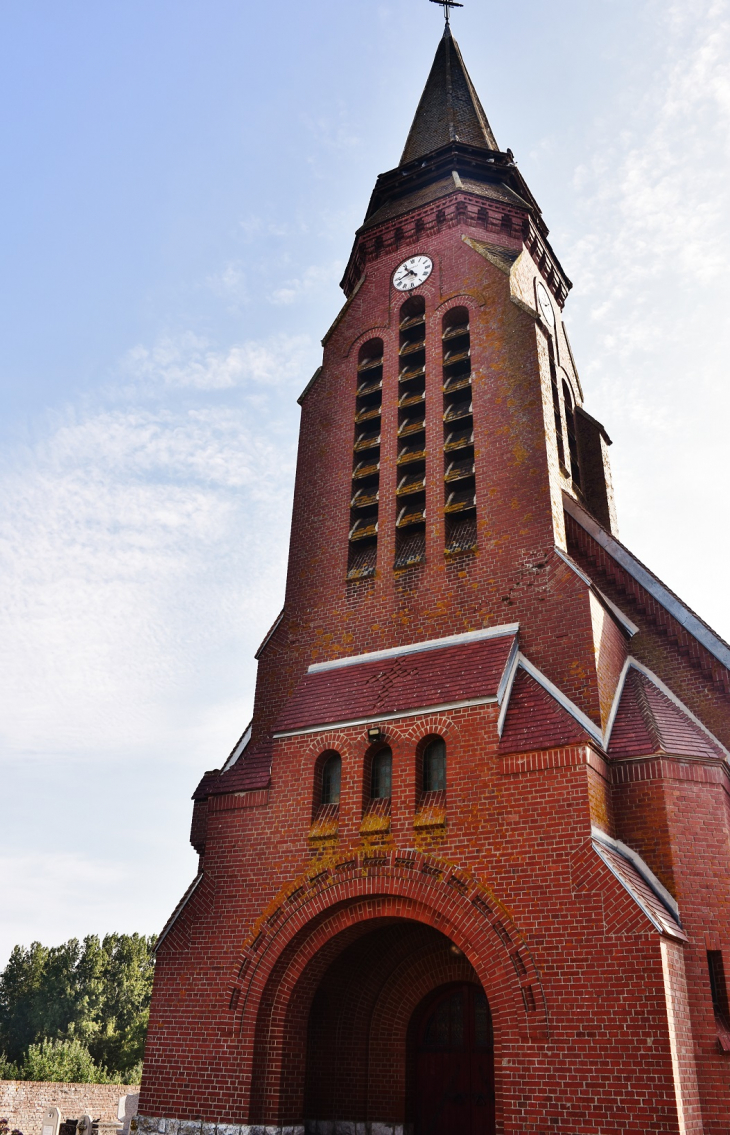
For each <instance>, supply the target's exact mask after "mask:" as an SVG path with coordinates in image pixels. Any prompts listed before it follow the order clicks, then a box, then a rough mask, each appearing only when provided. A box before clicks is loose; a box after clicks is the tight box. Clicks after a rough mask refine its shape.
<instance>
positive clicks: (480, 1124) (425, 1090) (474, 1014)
mask: <svg viewBox="0 0 730 1135" xmlns="http://www.w3.org/2000/svg"><path fill="white" fill-rule="evenodd" d="M409 1034H410V1036H409V1042H410V1048H411V1054H410V1060H409V1064H410V1070H411V1076H410V1079H411V1084H410V1093H409V1094H410V1111H411V1114H412V1116H413V1120H414V1129H415V1132H414V1135H493V1133H494V1130H495V1094H494V1036H493V1031H492V1017H491V1012H490V1009H489V1003H488V1001H487V998H486V995H485V993H484V990H483V989H482V988H481V986H480V985H477V984H476V983H475V982H470V981H469V982H459V983H454V982H452V983H449V984H448V985H443V986H441V987H440V988H439V989H436V990H434V991H433V992H431V993H429V994H428V996H427V997H425V998H424V999H423V1001H422V1002H421V1004H420V1005H419V1006H418V1008H417V1009H416V1011H415V1013H414V1014H413V1018H412V1021H411V1027H410V1029H409Z"/></svg>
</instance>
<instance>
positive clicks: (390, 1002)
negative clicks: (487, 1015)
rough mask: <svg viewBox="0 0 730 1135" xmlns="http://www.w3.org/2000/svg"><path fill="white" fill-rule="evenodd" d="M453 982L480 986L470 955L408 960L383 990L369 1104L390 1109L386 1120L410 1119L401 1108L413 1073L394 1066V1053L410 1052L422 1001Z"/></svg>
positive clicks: (374, 1028) (434, 954)
mask: <svg viewBox="0 0 730 1135" xmlns="http://www.w3.org/2000/svg"><path fill="white" fill-rule="evenodd" d="M451 982H475V983H477V984H479V977H478V975H477V973H476V971H475V969H474V967H473V966H472V965H471V963H470V962H469V960H468V959H467V958H466V957H465V955H463V954H462V955H461V956H460V957H455V956H454V955H453V954H452V952H451V950H450V948H449V946H448V945H445V946H444V947H442V949H441V950H440V951H435V950H431V951H428V952H426V951H425V950H424V951H422V952H420V953H419V954H417V955H415V956H412V957H411V958H407V959H405V960H404V962H402V963H401V964H400V965H399V966H398V967H397V968H396V969H395V970H394V971H393V972H392V973H391V975H390V977H389V978H388V981H387V982H386V983H385V984H384V986H383V989H382V990H381V994H380V997H379V998H378V1001H377V1004H376V1005H375V1009H374V1012H373V1016H372V1021H371V1025H370V1037H369V1040H370V1053H369V1056H370V1059H369V1061H368V1088H369V1096H370V1098H371V1099H372V1098H375V1097H376V1096H379V1097H380V1101H381V1106H382V1107H383V1108H384V1109H385V1110H384V1114H383V1116H382V1117H378V1116H373V1118H374V1119H377V1118H383V1119H385V1118H386V1116H387V1115H392V1116H394V1117H396V1119H397V1121H400V1122H402V1121H404V1120H406V1119H408V1118H410V1117H409V1116H408V1114H407V1113H404V1114H402V1115H399V1110H398V1109H399V1107H401V1108H402V1107H403V1103H404V1102H405V1101H406V1099H407V1090H406V1089H407V1080H408V1074H409V1072H411V1071H412V1069H409V1068H408V1066H407V1063H406V1062H405V1061H403V1062H398V1063H395V1064H394V1062H393V1060H392V1057H391V1054H392V1053H393V1052H406V1048H407V1038H408V1032H409V1029H410V1025H411V1021H412V1018H413V1014H414V1012H415V1011H416V1009H417V1008H418V1006H419V1005H420V1004H421V1002H422V1001H423V999H424V998H425V997H427V996H428V994H429V993H432V992H433V991H434V990H436V989H438V988H439V986H442V985H447V984H449V983H451Z"/></svg>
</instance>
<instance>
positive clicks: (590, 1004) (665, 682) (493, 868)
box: [138, 24, 730, 1135]
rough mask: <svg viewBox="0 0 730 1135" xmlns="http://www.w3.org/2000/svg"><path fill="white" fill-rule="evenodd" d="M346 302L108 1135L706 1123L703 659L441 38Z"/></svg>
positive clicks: (718, 1077)
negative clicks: (239, 702) (243, 695)
mask: <svg viewBox="0 0 730 1135" xmlns="http://www.w3.org/2000/svg"><path fill="white" fill-rule="evenodd" d="M342 287H343V290H344V292H345V296H346V302H345V305H344V307H343V308H342V310H341V311H340V313H339V315H338V316H337V318H336V320H335V322H334V323H333V325H332V327H330V329H329V330H328V331H327V333H326V335H325V337H324V340H323V348H324V354H323V361H322V366H321V367H320V368H319V369H318V370H317V372H316V374H315V375H314V376H313V378H312V380H311V381H310V383H309V384H308V386H307V387H306V389H305V390H304V392H303V393H302V395H301V397H300V399H299V402H300V404H301V410H302V418H301V434H300V441H299V456H298V466H297V475H296V487H295V495H294V515H293V522H292V532H291V547H290V552H289V568H288V578H287V585H286V596H285V603H284V609H283V611H282V612H281V614H280V615H279V617H278V618H277V619H276V621H275V623H274V625H273V626H272V628H271V630H270V631H269V633H268V635H267V636H266V638H265V640H264V642H263V643H262V644H261V647H260V648H259V651H258V653H257V656H256V657H257V659H258V682H257V687H256V700H255V708H254V717H253V722H252V724H251V725H250V727H249V728H248V729H247V730H246V732H245V734H244V736H243V737H242V738H241V741H240V742H239V744H238V745H237V746H236V748H235V749H234V751H233V753H232V754H231V756H230V757H229V759H228V761H227V762H226V763H225V764H224V766H223V768H222V769H220V770H215V771H213V772H208V773H206V774H205V776H204V777H203V779H202V781H201V783H200V785H199V786H198V788H197V790H196V792H195V796H194V807H193V822H192V832H191V840H192V843H193V845H194V847H195V849H196V850H197V852H198V853H199V855H200V868H199V873H198V875H197V877H196V878H195V880H194V881H193V883H192V885H191V886H190V888H189V890H188V891H187V893H186V894H185V896H184V897H183V899H182V900H181V902H180V904H179V905H178V907H177V909H176V910H175V911H174V913H173V915H172V917H171V918H170V920H169V922H168V924H167V926H166V927H165V930H164V931H163V933H162V935H161V937H160V940H159V943H158V948H157V972H156V978H155V988H154V997H153V1002H152V1010H151V1017H150V1026H149V1034H148V1040H147V1052H146V1059H145V1071H144V1079H143V1084H142V1095H141V1100H140V1117H139V1121H138V1122H139V1128H140V1130H141V1131H142V1132H145V1133H150V1135H152V1133H159V1135H254V1132H255V1133H256V1135H277V1133H278V1135H304V1133H306V1135H492V1133H495V1132H500V1133H511V1135H517V1133H520V1135H522V1133H524V1135H527V1133H531V1135H552V1133H559V1135H573V1133H575V1135H577V1133H588V1132H590V1133H595V1135H609V1133H613V1135H626V1133H629V1132H631V1133H636V1135H646V1133H657V1135H658V1133H671V1135H699V1133H700V1132H704V1133H705V1135H728V1132H730V1022H729V1020H728V987H727V977H728V976H730V887H729V884H730V810H729V808H728V803H729V801H728V773H729V769H728V750H730V669H729V668H730V647H728V645H727V644H726V643H725V642H723V640H722V639H720V638H719V637H718V636H717V635H716V634H715V632H714V631H712V630H711V629H710V627H708V626H707V624H706V623H704V622H703V621H702V619H701V618H700V617H699V616H697V615H695V614H694V613H693V612H692V611H691V610H690V609H689V608H688V607H687V606H685V604H684V603H683V602H682V600H681V599H679V598H678V597H677V596H676V595H674V594H673V593H672V592H671V591H670V590H669V589H668V588H667V587H666V586H665V585H664V584H663V583H662V582H661V581H660V580H659V579H657V577H656V576H655V575H653V574H652V572H651V571H650V569H648V568H647V567H645V566H644V565H643V564H641V563H640V562H639V561H638V560H637V559H636V558H635V556H634V555H633V554H632V553H631V552H630V551H629V549H628V548H626V547H625V546H624V545H623V544H621V543H620V542H619V539H618V534H617V523H616V514H615V510H614V499H613V493H612V488H611V475H610V469H609V461H608V449H609V446H610V444H611V442H610V438H609V436H608V434H607V432H606V429H605V428H604V426H603V425H601V424H600V423H599V422H598V421H596V419H595V418H593V417H592V416H591V415H590V414H589V413H588V411H587V410H586V409H585V408H584V404H583V403H584V398H583V391H582V388H581V382H580V378H579V376H578V371H577V369H576V364H575V361H574V358H573V354H572V352H571V348H570V343H569V340H568V335H567V332H566V328H565V324H564V322H563V307H564V304H565V301H566V297H567V295H568V292H569V290H570V287H571V284H570V281H569V280H568V278H567V277H566V275H565V272H564V271H563V269H562V267H561V265H560V262H559V260H558V259H557V256H556V254H555V252H554V251H553V249H552V247H551V245H550V243H549V241H548V229H547V226H546V224H545V221H544V219H543V217H542V214H541V212H540V208H539V206H538V204H537V202H536V200H535V198H534V197H533V195H532V193H531V192H530V189H529V188H528V186H527V185H526V183H525V181H524V179H523V178H522V176H521V174H520V172H519V170H518V168H517V166H516V165H515V162H514V159H513V155H512V153H511V151H510V150H506V151H504V150H501V149H500V148H499V146H498V145H497V141H496V139H495V137H494V134H493V132H492V129H491V126H490V124H489V122H488V120H487V117H486V115H485V113H484V110H483V108H482V105H481V103H480V101H479V98H478V96H477V93H476V91H475V89H474V86H473V85H472V82H471V80H470V78H469V75H468V73H467V70H466V67H465V65H464V61H463V59H462V56H461V53H460V51H459V47H458V46H457V44H456V42H455V40H454V38H453V37H452V34H451V31H450V28H449V26H448V24H447V26H446V30H445V34H444V37H443V39H442V40H441V42H440V43H439V46H438V50H437V52H436V57H435V60H434V63H433V67H432V70H431V72H430V75H429V77H428V81H427V83H426V87H425V90H424V92H423V96H422V98H421V101H420V103H419V105H418V109H417V111H416V116H415V119H414V122H413V125H412V127H411V131H410V133H409V135H408V138H407V141H406V145H405V149H404V151H403V156H402V158H401V161H400V165H399V166H398V168H397V169H394V170H390V171H389V172H388V173H384V174H382V175H380V176H379V177H378V179H377V182H376V185H375V189H374V191H373V194H372V197H371V199H370V205H369V207H368V210H367V215H366V217H365V220H364V223H363V224H362V226H361V228H360V229H359V230H358V232H357V234H356V237H355V243H354V246H353V249H352V254H351V256H350V260H349V263H348V266H347V270H346V272H345V276H344V279H343V281H342Z"/></svg>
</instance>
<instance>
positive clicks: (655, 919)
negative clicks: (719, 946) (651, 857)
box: [593, 839, 688, 942]
mask: <svg viewBox="0 0 730 1135" xmlns="http://www.w3.org/2000/svg"><path fill="white" fill-rule="evenodd" d="M593 847H594V848H595V850H596V852H597V853H598V855H600V857H601V859H602V860H603V862H604V863H605V864H606V866H607V867H608V868H609V870H610V871H612V872H613V874H614V875H615V876H616V878H617V879H618V880H619V882H620V883H621V884H622V885H623V886H624V887H625V888H626V890H627V891H628V892H629V894H630V895H631V897H632V899H633V900H634V902H636V903H637V904H638V905H639V906H640V907H641V909H642V910H643V911H644V913H645V914H646V916H647V918H648V919H649V921H650V922H651V923H653V925H654V926H656V927H657V929H658V930H660V931H661V933H662V934H668V935H669V936H670V937H671V938H677V939H679V941H681V942H686V941H687V940H688V939H687V935H686V934H685V933H684V931H683V930H682V928H681V926H680V925H679V923H678V922H677V920H676V918H675V917H674V916H673V915H672V914H671V913H670V911H669V910H668V909H667V907H666V906H665V905H664V903H663V902H662V901H661V899H660V898H659V897H658V895H656V894H655V892H654V891H653V890H652V889H651V887H650V886H649V884H648V882H647V881H646V880H645V879H644V878H643V876H642V875H640V873H639V871H638V870H637V869H636V867H635V866H634V864H633V863H631V862H630V860H628V859H626V858H625V857H624V856H623V855H621V853H620V852H619V851H617V850H616V849H614V848H613V847H608V846H607V845H606V843H604V842H603V841H602V840H600V841H599V840H595V839H594V841H593Z"/></svg>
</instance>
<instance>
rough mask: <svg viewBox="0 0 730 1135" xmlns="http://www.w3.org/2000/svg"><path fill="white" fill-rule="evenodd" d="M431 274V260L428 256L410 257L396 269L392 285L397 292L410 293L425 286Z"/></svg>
mask: <svg viewBox="0 0 730 1135" xmlns="http://www.w3.org/2000/svg"><path fill="white" fill-rule="evenodd" d="M432 272H433V260H431V259H430V257H428V256H412V257H411V258H410V260H404V261H403V263H402V264H401V265H400V267H398V268H396V270H395V273H394V275H393V283H394V285H395V287H396V288H397V289H398V291H399V292H411V291H413V289H414V288H419V287H420V286H421V284H425V283H426V280H427V279H428V277H429V276H430V275H431V273H432Z"/></svg>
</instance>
